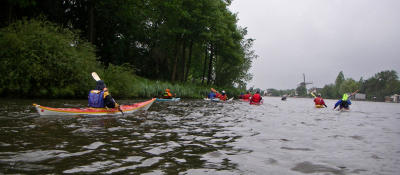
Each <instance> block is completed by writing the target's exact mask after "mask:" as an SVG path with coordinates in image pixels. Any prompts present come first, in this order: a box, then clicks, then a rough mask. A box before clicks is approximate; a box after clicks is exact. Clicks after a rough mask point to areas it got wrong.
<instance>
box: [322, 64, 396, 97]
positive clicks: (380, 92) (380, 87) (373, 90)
mask: <svg viewBox="0 0 400 175" xmlns="http://www.w3.org/2000/svg"><path fill="white" fill-rule="evenodd" d="M357 89H358V90H359V93H364V94H366V98H367V99H368V100H376V101H384V100H385V97H386V96H391V95H393V94H396V93H397V94H399V93H400V81H399V78H398V76H397V72H396V71H394V70H386V71H382V72H379V73H376V74H375V75H374V76H373V77H371V78H368V79H367V80H364V79H363V78H362V77H361V78H360V80H359V81H356V80H354V79H352V78H345V77H344V74H343V72H340V73H339V74H338V76H337V77H336V80H335V83H334V84H329V85H325V86H324V87H323V88H322V89H321V90H319V92H320V93H321V94H322V95H323V96H324V97H325V98H339V97H341V96H342V95H343V94H344V93H349V92H354V91H355V90H357Z"/></svg>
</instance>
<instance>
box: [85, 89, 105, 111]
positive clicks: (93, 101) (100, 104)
mask: <svg viewBox="0 0 400 175" xmlns="http://www.w3.org/2000/svg"><path fill="white" fill-rule="evenodd" d="M88 99H89V104H88V106H89V107H93V108H104V91H100V90H91V91H90V92H89V97H88Z"/></svg>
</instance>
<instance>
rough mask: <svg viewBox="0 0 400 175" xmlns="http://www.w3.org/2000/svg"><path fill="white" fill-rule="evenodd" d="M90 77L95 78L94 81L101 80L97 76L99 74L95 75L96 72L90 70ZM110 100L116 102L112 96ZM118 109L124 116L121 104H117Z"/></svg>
mask: <svg viewBox="0 0 400 175" xmlns="http://www.w3.org/2000/svg"><path fill="white" fill-rule="evenodd" d="M92 77H93V79H94V80H96V81H99V80H101V79H100V77H99V75H97V73H96V72H92ZM112 100H113V101H114V103H117V102H115V100H114V98H113V99H112ZM118 110H119V111H120V112H121V113H122V116H124V112H122V109H121V106H119V105H118Z"/></svg>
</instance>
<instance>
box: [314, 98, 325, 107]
mask: <svg viewBox="0 0 400 175" xmlns="http://www.w3.org/2000/svg"><path fill="white" fill-rule="evenodd" d="M314 103H315V105H324V104H325V102H324V100H323V99H322V98H321V97H317V98H315V99H314Z"/></svg>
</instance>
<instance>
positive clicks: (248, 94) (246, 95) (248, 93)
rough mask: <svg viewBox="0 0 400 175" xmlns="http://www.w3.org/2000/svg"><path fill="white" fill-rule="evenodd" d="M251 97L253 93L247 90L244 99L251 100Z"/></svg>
mask: <svg viewBox="0 0 400 175" xmlns="http://www.w3.org/2000/svg"><path fill="white" fill-rule="evenodd" d="M250 97H251V93H250V92H249V91H247V93H246V94H245V95H243V99H244V100H249V99H250Z"/></svg>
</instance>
